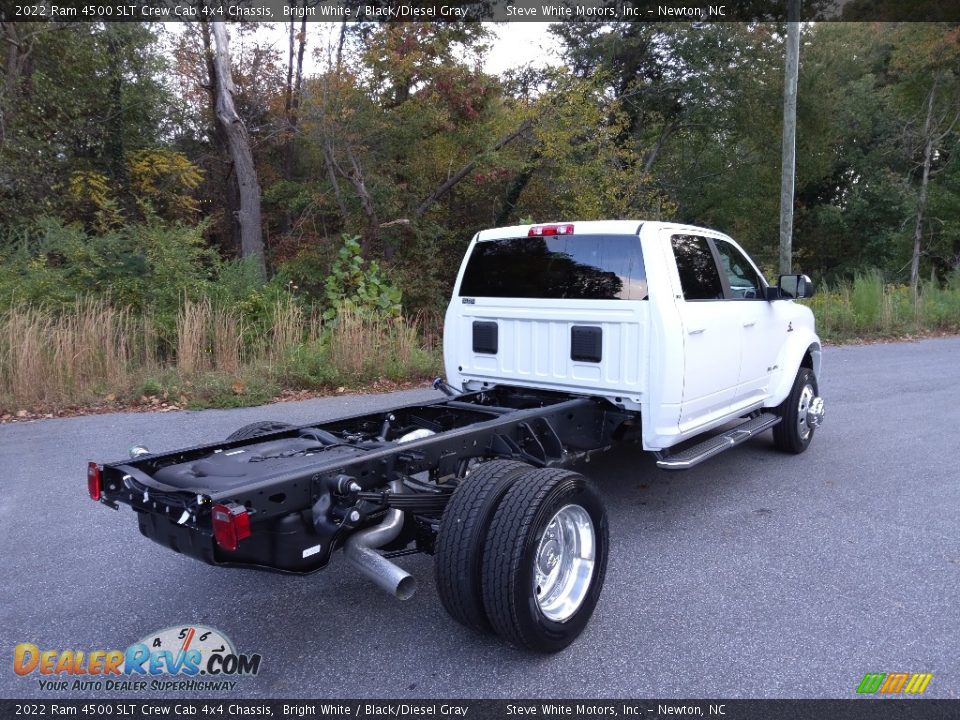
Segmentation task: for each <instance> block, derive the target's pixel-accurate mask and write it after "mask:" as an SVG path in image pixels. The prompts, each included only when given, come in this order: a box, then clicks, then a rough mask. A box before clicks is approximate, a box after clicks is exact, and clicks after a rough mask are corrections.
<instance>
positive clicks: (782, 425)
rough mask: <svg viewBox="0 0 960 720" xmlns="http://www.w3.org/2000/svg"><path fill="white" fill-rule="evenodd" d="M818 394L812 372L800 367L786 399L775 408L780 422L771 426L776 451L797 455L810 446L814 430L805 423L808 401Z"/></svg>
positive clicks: (814, 376) (815, 379) (815, 378)
mask: <svg viewBox="0 0 960 720" xmlns="http://www.w3.org/2000/svg"><path fill="white" fill-rule="evenodd" d="M819 394H820V390H819V387H818V385H817V376H816V375H814V374H813V370H811V369H810V368H806V367H801V368H800V369H799V370H798V371H797V377H796V379H795V380H794V381H793V388H791V390H790V394H789V395H787V399H786V400H784V401H783V402H782V403H780V405H778V406H777V410H776V412H777V415H779V416H780V422H779V423H777V424H776V425H774V426H773V444H774V445H775V446H776V448H777V450H782V451H783V452H786V453H792V454H794V455H799V454H800V453H802V452H803V451H804V450H806V449H807V448H808V447H809V446H810V441H811V440H813V434H814V432H815V430H816V428H814V427H813V426H811V425H809V424H808V423H807V421H806V411H807V409H808V408H809V405H810V401H811V400H812V399H813V398H815V397H817V396H818V395H819Z"/></svg>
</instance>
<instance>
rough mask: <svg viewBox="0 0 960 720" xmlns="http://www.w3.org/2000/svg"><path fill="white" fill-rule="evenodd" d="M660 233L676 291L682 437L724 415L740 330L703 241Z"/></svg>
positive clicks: (734, 377) (736, 363) (735, 371)
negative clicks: (675, 279) (670, 254)
mask: <svg viewBox="0 0 960 720" xmlns="http://www.w3.org/2000/svg"><path fill="white" fill-rule="evenodd" d="M665 232H667V233H668V234H669V239H670V247H671V248H672V250H673V256H674V259H675V260H676V267H677V273H678V275H679V282H680V290H681V294H680V295H677V296H675V300H676V303H677V308H678V311H679V314H680V323H681V326H682V328H681V329H682V332H683V336H684V343H683V363H684V372H683V401H682V403H681V407H680V431H681V432H686V431H688V430H691V429H693V428H696V427H697V426H699V425H704V424H706V423H709V422H710V421H712V420H715V419H717V418H718V417H720V416H722V415H724V414H726V413H727V412H729V409H730V405H731V403H732V402H733V399H734V392H735V390H736V386H737V380H738V378H739V374H740V350H741V341H742V335H741V333H742V329H741V323H740V320H739V316H738V313H737V311H736V309H735V308H734V307H733V306H732V303H731V302H729V301H727V300H725V299H724V293H723V283H722V282H721V279H720V273H719V271H718V269H717V262H716V259H715V257H714V254H713V250H712V249H711V247H710V243H709V241H708V240H707V238H705V237H701V236H698V235H691V234H682V233H678V232H677V231H665Z"/></svg>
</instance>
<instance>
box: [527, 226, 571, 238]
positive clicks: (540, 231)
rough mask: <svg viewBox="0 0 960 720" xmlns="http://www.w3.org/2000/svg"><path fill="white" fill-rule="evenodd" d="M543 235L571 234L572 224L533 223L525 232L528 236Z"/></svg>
mask: <svg viewBox="0 0 960 720" xmlns="http://www.w3.org/2000/svg"><path fill="white" fill-rule="evenodd" d="M543 235H573V225H571V224H570V223H564V224H563V225H534V226H533V227H531V228H530V232H528V233H527V236H528V237H541V236H543Z"/></svg>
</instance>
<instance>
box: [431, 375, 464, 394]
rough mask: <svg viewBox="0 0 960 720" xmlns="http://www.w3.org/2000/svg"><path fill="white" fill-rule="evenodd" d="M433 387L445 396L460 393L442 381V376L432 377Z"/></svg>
mask: <svg viewBox="0 0 960 720" xmlns="http://www.w3.org/2000/svg"><path fill="white" fill-rule="evenodd" d="M433 389H434V390H439V391H440V392H442V393H443V394H444V395H446V396H447V397H456V396H457V395H460V393H459V392H457V390H456V388H454V387H452V386H451V385H448V384H447V383H446V382H444V380H443V378H440V377H438V378H434V380H433Z"/></svg>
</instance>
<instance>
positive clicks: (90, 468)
mask: <svg viewBox="0 0 960 720" xmlns="http://www.w3.org/2000/svg"><path fill="white" fill-rule="evenodd" d="M87 492H88V493H90V499H91V500H94V501H98V500H100V495H101V494H102V493H101V486H100V466H99V465H97V464H96V463H95V462H92V461H91V462H90V463H88V464H87Z"/></svg>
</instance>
